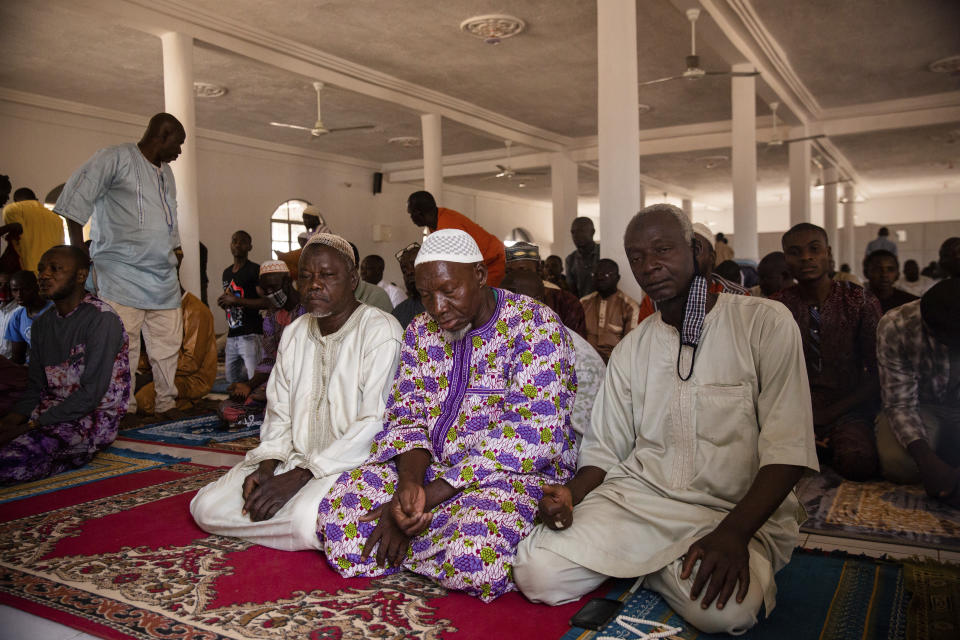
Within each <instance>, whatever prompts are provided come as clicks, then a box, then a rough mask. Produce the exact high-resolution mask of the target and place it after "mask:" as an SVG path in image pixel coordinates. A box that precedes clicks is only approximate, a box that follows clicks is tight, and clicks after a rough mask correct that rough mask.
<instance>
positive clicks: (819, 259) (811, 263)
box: [770, 222, 883, 481]
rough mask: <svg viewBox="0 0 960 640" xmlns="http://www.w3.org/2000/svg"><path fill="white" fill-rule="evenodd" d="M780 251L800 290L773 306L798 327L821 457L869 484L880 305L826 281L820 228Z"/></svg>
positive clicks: (804, 231) (786, 242)
mask: <svg viewBox="0 0 960 640" xmlns="http://www.w3.org/2000/svg"><path fill="white" fill-rule="evenodd" d="M781 244H782V245H783V252H784V254H785V255H786V258H787V267H788V268H789V269H790V274H791V275H792V276H793V278H794V279H795V280H796V281H797V284H795V285H793V286H792V287H788V288H786V289H784V290H783V291H780V292H779V293H775V294H773V295H772V296H770V299H771V300H777V301H779V302H782V303H783V304H785V305H786V306H787V309H789V310H790V312H791V313H792V314H793V317H794V320H796V322H797V325H798V326H799V327H800V335H801V337H802V338H803V354H804V358H805V359H806V362H807V377H808V378H809V380H810V395H811V398H812V401H813V425H814V429H815V431H816V434H817V441H818V445H819V446H820V453H821V454H822V455H823V456H824V460H825V461H826V460H829V464H830V466H831V467H833V469H834V470H835V471H836V472H837V473H839V474H840V475H842V476H843V477H845V478H847V479H849V480H858V481H859V480H867V479H869V478H871V477H873V476H874V475H876V472H877V440H876V437H875V436H874V429H873V423H874V420H875V418H876V416H877V411H879V408H880V407H879V404H880V402H879V401H880V382H879V380H878V378H877V322H879V320H880V316H881V315H882V314H883V312H882V311H881V309H880V303H879V302H878V301H877V298H876V297H875V296H874V295H873V294H872V293H870V292H869V291H865V290H864V289H863V287H861V286H860V285H856V284H853V283H851V282H843V281H837V280H834V279H831V277H830V263H831V262H832V261H833V257H832V253H831V249H830V245H829V244H827V232H826V231H824V230H823V229H822V228H820V227H818V226H816V225H813V224H810V223H808V222H802V223H800V224H798V225H796V226H794V227H793V228H792V229H790V230H789V231H787V232H786V233H785V234H783V238H782V240H781Z"/></svg>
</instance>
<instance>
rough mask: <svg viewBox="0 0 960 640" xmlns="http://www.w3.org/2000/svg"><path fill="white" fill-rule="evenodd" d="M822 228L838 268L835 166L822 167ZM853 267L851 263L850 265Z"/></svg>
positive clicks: (838, 246)
mask: <svg viewBox="0 0 960 640" xmlns="http://www.w3.org/2000/svg"><path fill="white" fill-rule="evenodd" d="M823 228H824V229H825V230H826V232H827V240H828V241H829V242H830V248H831V249H832V250H833V260H834V262H836V263H837V265H836V266H837V269H838V270H839V269H840V264H841V253H842V252H841V251H840V245H839V244H838V243H837V168H836V167H824V169H823ZM850 267H851V268H853V265H850Z"/></svg>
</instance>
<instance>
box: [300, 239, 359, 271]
mask: <svg viewBox="0 0 960 640" xmlns="http://www.w3.org/2000/svg"><path fill="white" fill-rule="evenodd" d="M315 244H320V245H324V246H326V247H330V248H331V249H336V250H337V251H339V252H340V253H341V254H343V257H344V258H346V259H347V263H348V264H349V265H350V266H351V267H355V266H357V265H356V264H355V263H354V261H353V247H351V246H350V243H349V242H347V241H346V240H344V239H343V238H341V237H340V236H338V235H334V234H332V233H315V234H313V235H312V236H310V239H309V240H307V244H305V245H303V250H304V251H306V250H307V248H309V247H311V246H313V245H315ZM300 259H301V260H303V254H300Z"/></svg>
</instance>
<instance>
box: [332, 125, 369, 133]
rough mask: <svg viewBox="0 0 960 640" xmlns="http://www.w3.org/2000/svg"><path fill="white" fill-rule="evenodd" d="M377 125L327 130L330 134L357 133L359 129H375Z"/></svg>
mask: <svg viewBox="0 0 960 640" xmlns="http://www.w3.org/2000/svg"><path fill="white" fill-rule="evenodd" d="M376 127H377V125H375V124H358V125H357V126H355V127H336V128H335V129H327V131H329V132H330V133H334V132H335V131H357V130H359V129H375V128H376Z"/></svg>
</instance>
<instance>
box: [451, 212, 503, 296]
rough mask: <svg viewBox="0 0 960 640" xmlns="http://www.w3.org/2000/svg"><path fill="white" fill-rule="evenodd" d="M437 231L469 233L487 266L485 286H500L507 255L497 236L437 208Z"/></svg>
mask: <svg viewBox="0 0 960 640" xmlns="http://www.w3.org/2000/svg"><path fill="white" fill-rule="evenodd" d="M437 229H460V230H461V231H466V232H467V233H469V234H470V237H472V238H473V239H474V241H475V242H476V243H477V246H478V247H480V253H482V254H483V263H484V264H485V265H487V284H488V285H489V286H491V287H499V286H500V281H501V280H503V276H504V275H505V274H506V271H507V255H506V252H505V251H504V248H503V242H502V241H501V240H500V239H499V238H497V236H495V235H493V234H492V233H490V232H488V231H487V230H486V229H484V228H483V227H481V226H480V225H478V224H477V223H476V222H474V221H473V220H471V219H470V218H468V217H467V216H465V215H463V214H462V213H460V212H458V211H454V210H453V209H445V208H444V207H438V208H437ZM437 229H434V231H436V230H437Z"/></svg>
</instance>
